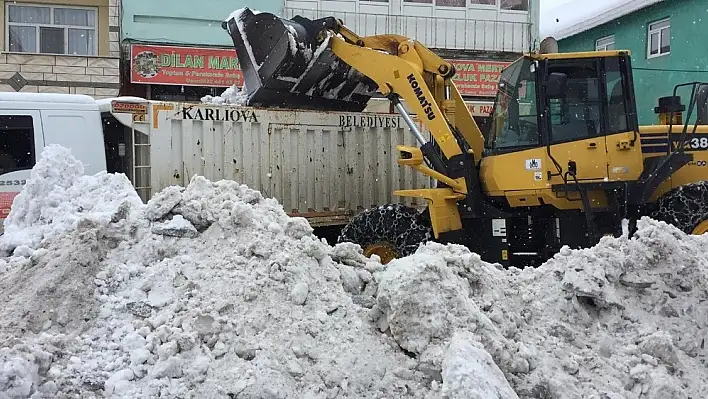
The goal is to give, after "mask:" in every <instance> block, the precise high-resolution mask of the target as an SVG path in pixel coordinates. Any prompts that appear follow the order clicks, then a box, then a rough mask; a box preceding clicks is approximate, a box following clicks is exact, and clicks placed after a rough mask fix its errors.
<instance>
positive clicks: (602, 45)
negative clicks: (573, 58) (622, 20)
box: [595, 35, 615, 51]
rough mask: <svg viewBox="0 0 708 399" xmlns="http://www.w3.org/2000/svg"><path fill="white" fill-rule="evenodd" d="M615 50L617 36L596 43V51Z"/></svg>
mask: <svg viewBox="0 0 708 399" xmlns="http://www.w3.org/2000/svg"><path fill="white" fill-rule="evenodd" d="M614 49H615V36H614V35H612V36H607V37H603V38H602V39H597V40H596V41H595V51H607V50H614Z"/></svg>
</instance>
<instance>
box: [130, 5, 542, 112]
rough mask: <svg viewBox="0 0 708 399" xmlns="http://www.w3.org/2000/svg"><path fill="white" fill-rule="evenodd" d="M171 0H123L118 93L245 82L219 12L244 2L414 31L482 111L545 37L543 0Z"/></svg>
mask: <svg viewBox="0 0 708 399" xmlns="http://www.w3.org/2000/svg"><path fill="white" fill-rule="evenodd" d="M173 3H175V4H173V6H171V7H169V8H167V7H164V6H161V5H158V4H154V2H146V1H141V0H123V2H122V13H121V21H122V22H121V51H122V57H123V59H124V60H125V61H124V63H123V67H122V68H121V73H122V82H123V86H122V90H121V94H123V95H133V96H139V97H146V98H150V99H160V100H180V101H199V99H200V98H201V97H203V96H204V95H207V94H209V95H218V94H220V93H221V92H223V91H224V90H225V89H226V88H227V87H229V86H232V85H234V84H235V85H237V86H241V85H242V84H243V76H242V74H241V70H240V67H239V65H238V59H237V58H236V55H235V53H234V49H233V44H232V42H231V38H230V37H229V35H228V34H227V33H226V32H225V31H224V30H223V29H222V28H221V22H222V21H223V20H224V19H226V18H227V17H228V16H229V15H230V14H231V12H233V11H234V9H236V8H241V7H244V6H246V7H250V8H252V9H254V10H258V11H263V12H270V13H273V14H276V15H278V16H283V17H285V18H292V17H293V16H295V15H301V16H305V17H308V18H313V19H315V18H322V17H326V16H335V17H337V18H339V19H342V20H343V21H344V23H345V24H346V25H347V26H349V27H350V28H352V29H353V30H354V31H355V32H356V33H358V34H360V35H366V36H368V35H375V34H383V33H390V34H403V35H406V36H408V37H412V38H415V39H416V40H418V41H420V42H422V43H423V44H424V45H426V46H428V47H430V48H431V49H433V51H435V52H437V53H438V54H439V55H441V56H442V57H444V58H445V59H448V60H449V61H451V62H452V63H453V64H454V65H455V67H456V70H457V75H456V77H455V78H454V80H455V83H456V85H457V86H458V88H459V90H460V92H461V93H462V95H463V96H464V97H465V99H466V101H467V102H468V106H469V109H470V111H472V113H473V115H475V116H476V117H479V118H485V117H488V116H489V113H490V111H491V108H492V102H493V100H494V96H495V93H496V88H497V81H498V80H499V75H500V73H501V69H502V68H503V67H505V66H506V65H508V64H509V63H510V62H511V61H513V60H514V59H516V58H517V57H519V56H520V55H521V53H522V52H524V51H528V50H530V49H533V48H535V47H536V46H537V43H538V42H539V38H538V17H539V15H538V14H539V0H376V1H367V0H262V1H257V2H256V1H254V0H246V1H241V2H237V3H227V2H206V3H204V4H200V7H196V8H195V7H192V6H191V5H190V4H189V3H188V2H187V1H184V0H173ZM182 3H183V6H180V4H182ZM145 59H150V60H158V61H157V63H158V64H159V68H157V69H158V72H154V71H150V70H144V71H141V70H140V67H139V64H140V63H141V62H144V61H142V60H145ZM195 60H199V61H198V62H195ZM150 62H154V61H150ZM148 69H149V68H148ZM389 106H390V104H389V103H388V101H387V100H385V99H372V101H371V102H370V106H369V107H368V108H367V110H369V111H384V112H386V111H389V110H390V108H389Z"/></svg>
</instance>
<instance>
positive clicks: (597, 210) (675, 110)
mask: <svg viewBox="0 0 708 399" xmlns="http://www.w3.org/2000/svg"><path fill="white" fill-rule="evenodd" d="M222 27H223V28H224V29H225V30H226V32H227V33H228V34H229V35H230V36H231V38H232V40H233V43H234V47H235V50H236V55H237V57H238V58H239V62H240V64H241V66H242V69H243V73H244V79H245V90H246V91H247V94H248V99H247V104H249V105H258V106H273V107H278V106H284V107H300V108H303V109H310V110H322V111H325V110H333V109H337V110H348V111H357V110H360V109H363V108H364V107H365V106H366V103H367V101H368V100H369V99H370V98H371V97H372V96H373V95H374V93H379V94H380V95H382V96H385V97H386V98H387V99H388V100H389V101H390V102H391V103H392V104H393V106H394V107H395V108H396V110H397V111H398V112H399V113H400V115H401V117H402V118H403V120H404V121H405V122H406V123H407V124H408V126H409V127H410V131H411V132H412V134H413V135H414V136H415V138H416V141H417V145H406V144H405V143H400V145H398V146H397V147H396V149H397V153H398V159H397V162H398V164H399V165H401V166H406V167H410V168H412V169H414V170H416V171H418V172H420V173H422V174H423V175H426V176H429V177H431V178H432V179H433V180H434V181H435V186H434V187H421V188H414V189H402V190H400V189H399V190H395V191H394V194H395V195H397V196H403V197H413V198H420V199H423V200H425V201H426V203H427V206H426V207H425V208H424V209H423V210H417V209H413V208H411V207H408V206H405V205H401V204H389V205H386V204H384V205H380V206H376V207H372V208H371V209H367V210H364V211H362V212H360V213H359V214H357V215H356V216H355V217H354V218H353V219H352V220H351V222H349V224H348V225H347V226H345V227H344V228H343V230H342V232H341V235H340V237H339V240H340V241H341V242H353V243H357V244H359V245H360V246H361V247H362V249H363V251H364V253H365V254H366V255H367V256H371V255H374V254H375V255H377V256H379V257H380V258H381V259H382V261H383V262H384V263H386V262H389V261H390V260H392V259H394V258H397V257H402V256H406V255H409V254H411V253H413V252H414V251H416V249H417V248H418V247H419V246H420V244H421V243H424V242H426V241H431V240H432V241H438V242H442V243H456V244H461V245H465V246H467V247H468V248H470V250H472V251H474V252H476V253H478V254H480V256H481V257H482V258H483V259H484V260H486V261H489V262H497V263H500V264H502V265H504V266H528V265H531V266H533V265H538V264H541V263H542V262H544V261H546V260H548V259H549V258H551V257H552V256H553V255H554V254H555V253H557V252H558V251H559V250H560V249H561V248H562V247H563V246H568V247H571V248H582V247H587V246H592V245H594V244H595V243H597V242H598V241H599V240H600V239H601V238H602V237H603V236H606V235H611V236H618V235H620V234H622V233H623V231H624V226H623V225H624V222H623V221H624V220H627V221H628V224H629V227H628V229H629V231H630V232H631V231H633V226H634V225H635V224H636V221H637V220H638V219H639V218H641V217H643V216H649V217H652V218H654V219H658V220H663V221H665V222H667V223H670V224H672V225H674V226H676V227H677V228H679V229H680V230H682V231H684V232H685V233H688V234H702V233H704V232H706V231H708V203H707V201H708V185H707V184H706V183H705V180H706V178H707V177H708V169H707V168H706V162H707V161H708V156H707V152H706V151H707V150H708V126H706V125H705V124H706V119H707V118H706V98H707V97H708V85H706V84H705V83H703V82H688V83H686V84H681V85H677V86H676V87H675V88H674V90H673V93H665V94H670V95H665V96H663V97H661V98H658V99H657V101H658V104H657V108H656V113H657V114H658V119H659V123H658V124H657V125H652V126H639V124H638V119H637V112H636V102H635V93H634V86H633V76H632V61H631V54H630V52H629V51H625V50H613V51H592V52H574V53H559V52H557V51H530V52H528V53H525V54H523V55H522V56H521V57H519V58H518V59H517V60H516V61H514V62H513V63H511V64H510V65H509V66H508V67H506V68H505V69H504V70H503V72H502V74H501V79H500V82H499V84H498V91H497V95H496V98H495V102H494V107H493V111H492V122H491V124H490V126H489V127H488V128H486V129H484V131H482V130H481V129H480V128H479V127H478V125H477V124H476V123H475V122H474V120H473V118H472V117H471V115H470V113H469V111H468V110H467V108H466V107H465V105H464V102H463V99H462V97H461V95H460V93H459V91H458V90H457V88H456V87H455V84H454V83H453V81H452V77H453V76H454V75H455V69H454V67H453V65H452V64H450V63H449V62H446V61H445V60H444V59H442V58H441V57H439V56H438V55H436V54H435V53H434V52H433V51H431V50H430V49H428V48H427V47H425V46H424V45H423V44H422V43H420V42H418V41H416V40H414V39H412V38H409V37H405V36H401V35H395V34H386V35H376V36H366V37H362V36H359V35H357V34H356V33H355V32H353V31H352V30H350V29H349V28H348V27H346V26H345V25H344V24H343V22H342V21H341V20H339V19H337V18H335V17H334V16H331V17H326V18H322V19H316V20H311V19H308V18H304V17H301V16H296V17H294V18H292V19H283V18H280V17H278V16H276V15H274V14H270V13H258V12H253V11H252V10H250V9H248V8H243V9H240V10H237V11H236V12H234V13H233V14H232V15H231V16H230V17H229V18H228V19H227V20H226V21H224V23H223V24H222ZM686 92H688V94H687V95H686V94H685V93H686ZM681 93H683V95H684V97H683V98H682V97H681ZM686 100H687V101H686ZM682 101H686V104H684V103H682ZM403 102H405V104H406V105H407V106H408V107H409V108H410V109H411V110H412V113H413V114H414V116H415V118H417V121H419V122H420V126H418V125H417V124H416V120H414V118H413V115H411V113H408V112H406V110H405V108H404V106H403V104H402V103H403ZM686 105H687V107H686ZM691 121H693V122H691Z"/></svg>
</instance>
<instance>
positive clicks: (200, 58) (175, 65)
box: [130, 44, 243, 87]
mask: <svg viewBox="0 0 708 399" xmlns="http://www.w3.org/2000/svg"><path fill="white" fill-rule="evenodd" d="M130 60H131V62H130V64H131V65H130V81H131V82H132V83H148V84H156V85H178V86H207V87H209V86H211V87H230V86H232V85H237V86H239V87H240V86H242V85H243V73H242V72H241V67H240V65H239V62H238V58H237V57H236V51H235V50H233V49H213V48H197V47H173V46H145V45H138V44H134V45H132V46H131V48H130Z"/></svg>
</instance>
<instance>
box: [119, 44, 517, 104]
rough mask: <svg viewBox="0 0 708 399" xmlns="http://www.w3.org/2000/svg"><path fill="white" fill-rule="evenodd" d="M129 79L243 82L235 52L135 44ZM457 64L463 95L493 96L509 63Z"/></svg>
mask: <svg viewBox="0 0 708 399" xmlns="http://www.w3.org/2000/svg"><path fill="white" fill-rule="evenodd" d="M130 59H131V68H130V81H131V82H132V83H147V84H157V85H178V86H207V87H209V86H211V87H230V86H232V85H234V84H235V85H237V86H239V87H240V86H242V85H243V73H242V72H241V66H240V65H239V62H238V58H237V57H236V51H235V50H233V49H214V48H198V47H175V46H152V45H139V44H134V45H132V46H131V49H130ZM447 61H448V62H450V63H452V64H453V65H454V66H455V70H456V74H455V76H454V77H453V78H452V80H453V82H455V85H456V86H457V89H458V90H459V91H460V94H462V95H463V96H478V97H494V96H495V95H496V92H497V83H498V82H499V76H500V75H501V71H502V69H503V68H504V67H506V66H507V65H509V64H510V63H509V62H500V61H476V60H447Z"/></svg>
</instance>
